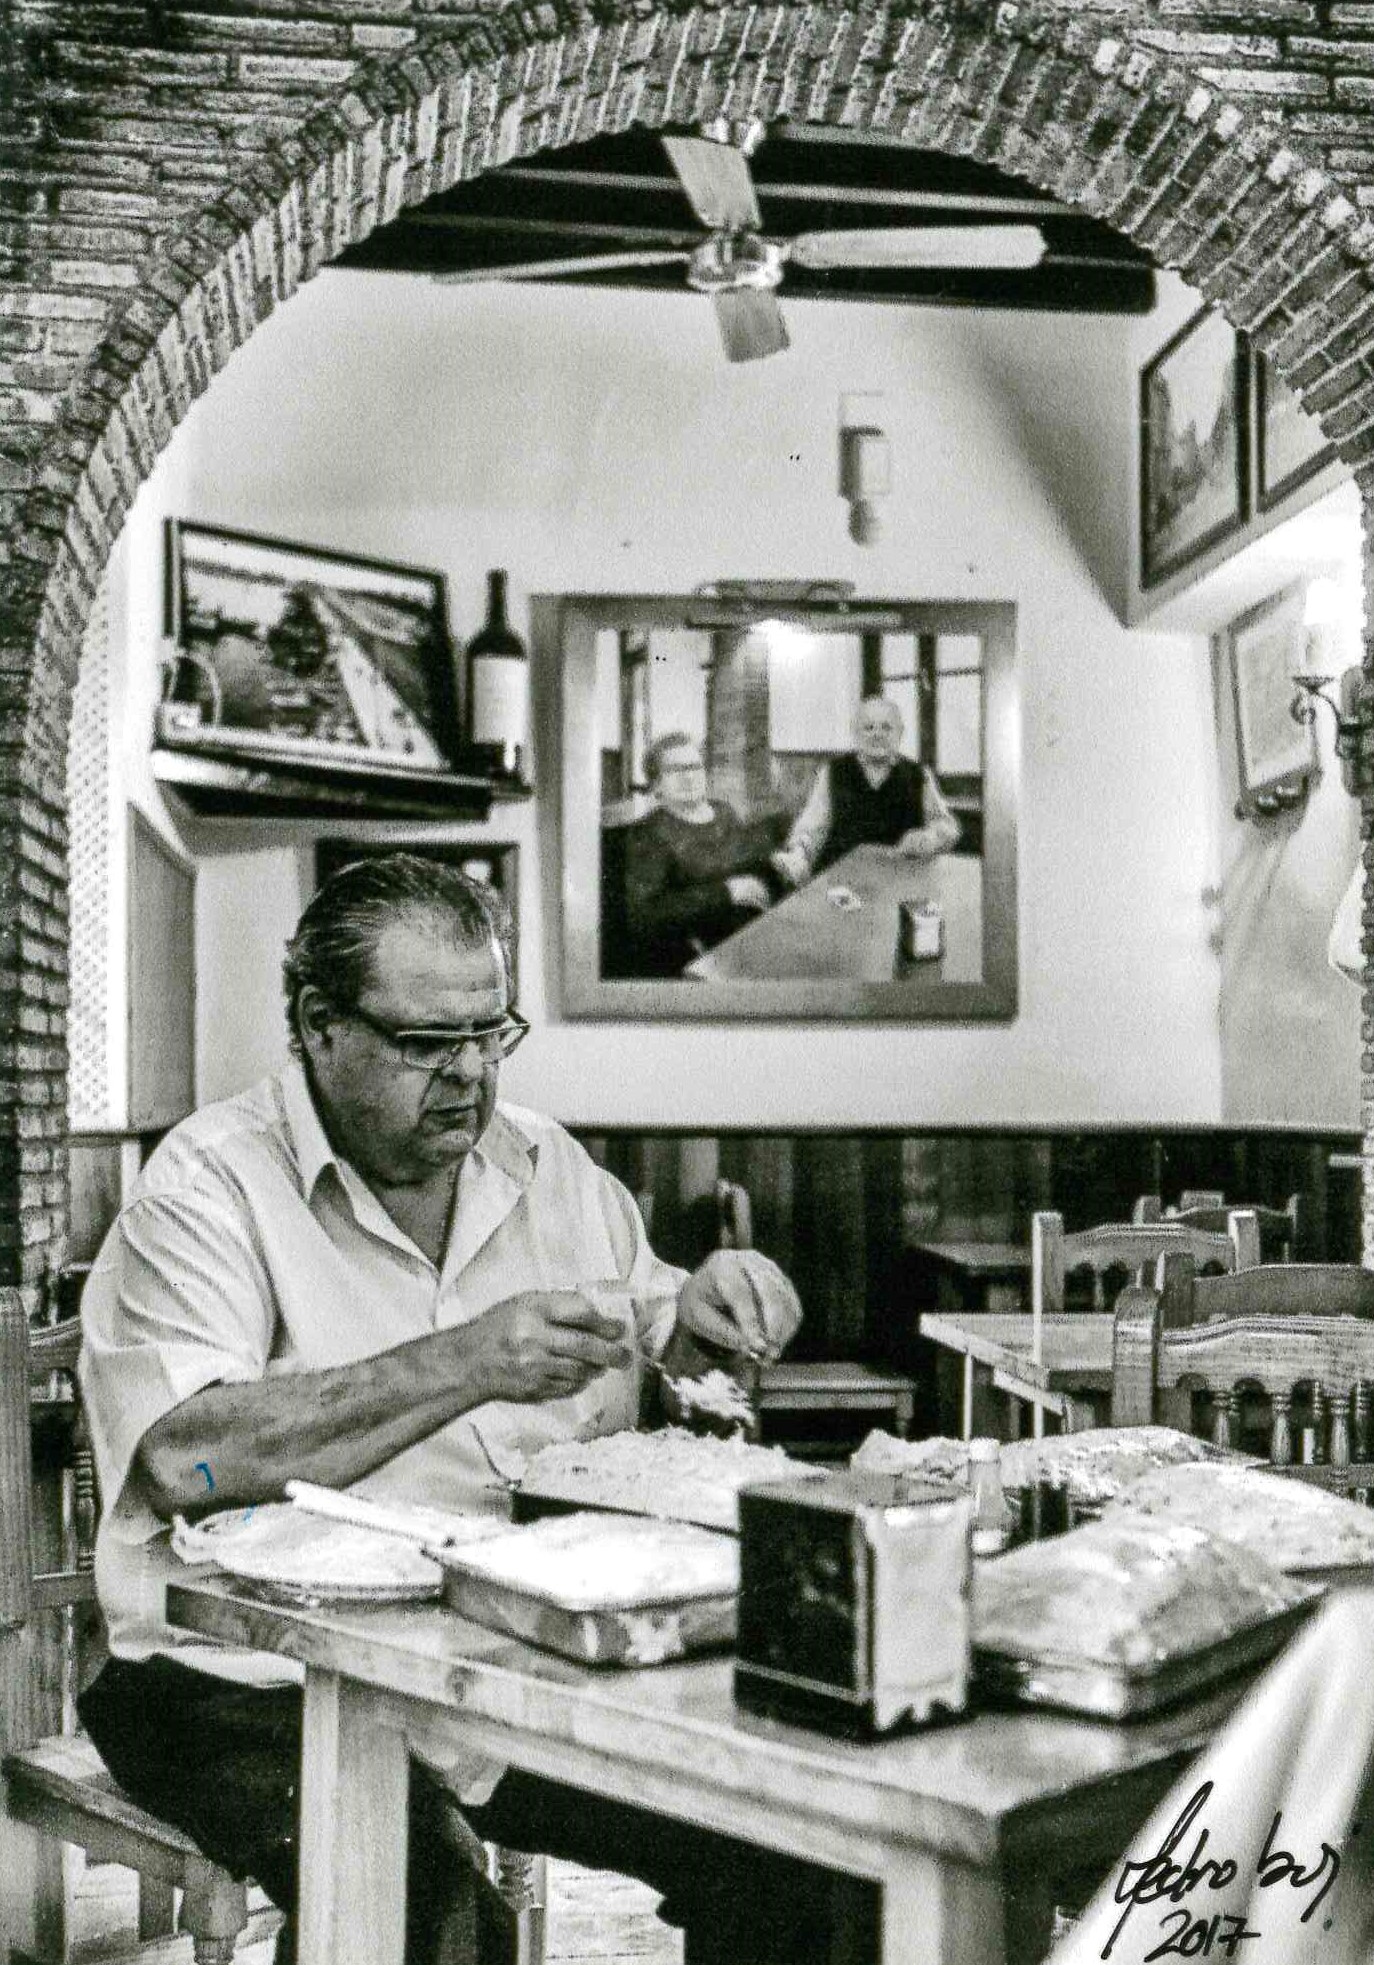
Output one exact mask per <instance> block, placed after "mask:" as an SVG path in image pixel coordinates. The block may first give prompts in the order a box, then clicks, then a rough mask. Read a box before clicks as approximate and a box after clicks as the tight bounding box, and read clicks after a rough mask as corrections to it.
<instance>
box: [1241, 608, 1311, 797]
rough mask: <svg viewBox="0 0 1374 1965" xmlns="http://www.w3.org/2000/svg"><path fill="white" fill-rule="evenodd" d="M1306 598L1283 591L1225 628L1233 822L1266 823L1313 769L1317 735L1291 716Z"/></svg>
mask: <svg viewBox="0 0 1374 1965" xmlns="http://www.w3.org/2000/svg"><path fill="white" fill-rule="evenodd" d="M1305 600H1306V595H1305V591H1304V589H1303V588H1302V587H1300V586H1298V587H1288V588H1285V589H1284V591H1283V592H1282V593H1278V594H1272V595H1270V597H1269V598H1268V599H1267V600H1262V601H1260V602H1259V604H1258V605H1257V606H1255V607H1251V608H1248V609H1247V610H1246V612H1245V613H1244V614H1240V615H1238V616H1237V617H1236V619H1235V620H1234V621H1232V622H1231V624H1230V626H1229V627H1228V628H1227V630H1226V661H1227V666H1228V668H1229V669H1230V673H1231V694H1232V701H1233V703H1234V706H1235V718H1236V753H1237V763H1238V767H1239V781H1240V794H1239V797H1238V799H1237V802H1236V813H1237V816H1238V817H1240V818H1247V819H1250V818H1267V817H1271V816H1272V815H1273V814H1274V813H1275V812H1278V811H1281V810H1282V809H1283V808H1284V807H1285V806H1291V805H1295V804H1297V803H1298V802H1299V801H1300V800H1301V799H1302V798H1303V797H1304V795H1305V793H1306V791H1307V788H1308V786H1309V785H1310V784H1311V783H1312V781H1313V780H1314V779H1315V778H1316V777H1317V775H1318V772H1319V770H1320V764H1319V761H1318V756H1317V742H1316V732H1315V730H1314V729H1313V727H1312V725H1311V724H1306V723H1299V722H1297V721H1296V720H1295V718H1294V716H1293V714H1292V707H1293V698H1294V694H1295V690H1294V685H1293V677H1294V674H1295V673H1296V672H1298V671H1299V670H1301V669H1303V668H1304V667H1305V666H1306V653H1307V630H1306V627H1305V626H1304V621H1303V611H1304V605H1305Z"/></svg>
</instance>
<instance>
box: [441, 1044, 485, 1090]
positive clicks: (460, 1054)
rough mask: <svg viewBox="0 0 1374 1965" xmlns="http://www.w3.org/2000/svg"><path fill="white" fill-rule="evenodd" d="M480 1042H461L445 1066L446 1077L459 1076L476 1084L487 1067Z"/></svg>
mask: <svg viewBox="0 0 1374 1965" xmlns="http://www.w3.org/2000/svg"><path fill="white" fill-rule="evenodd" d="M485 1068H486V1067H485V1061H484V1059H483V1057H482V1047H481V1045H480V1044H475V1043H472V1042H468V1043H466V1044H461V1045H460V1046H459V1047H458V1049H457V1051H456V1052H455V1053H454V1055H453V1056H452V1057H451V1058H450V1059H449V1061H448V1063H447V1064H446V1065H445V1066H444V1076H445V1078H458V1079H461V1080H462V1081H463V1082H464V1083H465V1084H469V1085H475V1084H476V1082H477V1080H478V1079H479V1078H480V1077H481V1076H482V1073H483V1071H484V1069H485Z"/></svg>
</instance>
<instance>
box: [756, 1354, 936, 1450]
mask: <svg viewBox="0 0 1374 1965" xmlns="http://www.w3.org/2000/svg"><path fill="white" fill-rule="evenodd" d="M915 1399H916V1381H915V1379H914V1378H908V1377H906V1376H905V1375H904V1374H903V1373H901V1372H895V1371H879V1370H878V1369H877V1367H876V1366H874V1365H861V1364H848V1363H833V1364H832V1363H812V1362H809V1361H803V1362H798V1363H787V1364H778V1365H769V1366H768V1368H767V1369H766V1370H765V1372H764V1374H763V1377H762V1379H761V1381H760V1383H759V1395H758V1403H759V1408H760V1410H761V1411H763V1412H891V1413H892V1414H893V1417H894V1421H895V1423H896V1427H897V1431H898V1432H899V1433H905V1432H907V1431H909V1429H910V1426H911V1421H912V1415H913V1409H914V1405H915Z"/></svg>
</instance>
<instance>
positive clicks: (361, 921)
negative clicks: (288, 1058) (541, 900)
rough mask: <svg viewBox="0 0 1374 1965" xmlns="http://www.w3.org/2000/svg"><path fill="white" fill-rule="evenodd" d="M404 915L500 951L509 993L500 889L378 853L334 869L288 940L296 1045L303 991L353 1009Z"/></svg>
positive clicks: (466, 943)
mask: <svg viewBox="0 0 1374 1965" xmlns="http://www.w3.org/2000/svg"><path fill="white" fill-rule="evenodd" d="M407 918H410V919H413V920H415V921H416V922H418V923H420V924H422V925H425V926H430V927H433V928H434V929H436V930H437V931H438V932H439V933H440V934H443V935H447V936H448V937H450V939H451V940H452V941H453V943H454V945H455V946H457V947H471V948H495V949H496V950H497V951H499V954H500V960H501V965H502V970H503V973H504V978H505V983H506V989H507V994H508V995H509V990H510V978H511V917H510V910H509V909H508V908H507V906H506V904H505V902H504V901H503V900H502V898H501V896H500V895H499V894H498V893H497V892H496V890H495V888H493V887H489V886H487V884H486V883H485V882H484V881H481V880H473V879H471V878H470V877H469V876H468V875H467V874H465V873H460V872H459V870H458V868H457V867H452V866H448V865H446V864H445V862H444V861H442V860H435V859H428V858H425V857H423V856H422V855H420V854H419V853H381V854H376V855H373V856H372V857H370V858H368V859H365V860H354V861H351V862H350V864H349V865H348V866H344V867H340V868H339V870H338V872H337V873H332V874H331V875H330V876H329V878H328V880H326V881H325V882H324V883H323V884H322V886H321V887H320V888H319V889H318V891H317V892H316V893H315V894H314V896H313V897H312V898H311V900H310V901H309V903H308V904H307V906H306V909H305V912H304V914H302V916H301V918H300V920H299V921H298V922H297V923H296V932H295V934H294V935H292V937H291V939H290V941H289V942H288V943H287V944H286V956H285V959H284V961H283V963H282V984H283V987H284V988H285V991H286V1016H287V1022H288V1023H289V1025H290V1028H291V1043H292V1048H293V1049H295V1048H297V1047H298V1045H299V1042H300V1028H299V1022H298V1019H297V1014H296V1009H297V1005H298V1003H299V1002H300V995H301V991H302V990H303V989H307V988H313V989H317V990H319V992H320V994H321V995H322V996H325V997H327V998H328V999H329V1001H330V1002H331V1003H332V1004H333V1005H334V1007H335V1008H336V1009H339V1010H353V1009H356V1008H357V1005H358V1000H359V998H360V997H361V996H362V993H363V991H364V990H365V989H366V988H367V986H368V984H369V983H370V982H371V981H372V980H373V975H374V969H373V964H374V961H375V958H376V954H377V947H378V944H379V942H380V941H381V938H382V936H383V934H384V933H385V932H386V930H387V929H388V928H390V927H392V926H393V925H394V924H395V923H396V922H398V921H403V920H405V919H407Z"/></svg>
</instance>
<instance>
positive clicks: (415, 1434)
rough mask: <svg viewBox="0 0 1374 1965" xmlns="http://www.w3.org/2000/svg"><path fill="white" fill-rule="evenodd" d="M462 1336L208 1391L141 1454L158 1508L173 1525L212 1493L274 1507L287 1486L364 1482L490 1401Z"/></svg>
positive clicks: (437, 1337)
mask: <svg viewBox="0 0 1374 1965" xmlns="http://www.w3.org/2000/svg"><path fill="white" fill-rule="evenodd" d="M462 1340H463V1333H462V1332H459V1331H453V1330H447V1331H443V1332H436V1333H435V1334H434V1335H433V1336H429V1337H420V1338H416V1339H415V1340H414V1342H413V1343H410V1344H403V1345H399V1346H397V1347H396V1348H395V1349H394V1350H391V1351H381V1352H378V1353H377V1354H376V1356H374V1357H371V1358H362V1359H360V1360H359V1361H358V1362H357V1363H356V1364H348V1365H338V1366H335V1367H333V1368H332V1369H331V1370H328V1371H317V1372H301V1373H292V1374H290V1375H284V1376H282V1377H279V1378H266V1379H261V1380H259V1381H257V1382H256V1383H254V1384H249V1385H210V1386H207V1387H206V1389H205V1390H204V1391H203V1392H197V1393H195V1394H194V1395H193V1396H192V1397H191V1398H189V1399H187V1400H186V1401H185V1402H184V1403H183V1404H181V1405H179V1406H177V1407H176V1408H175V1409H174V1410H173V1411H171V1412H169V1413H167V1414H166V1415H165V1417H164V1418H162V1419H160V1420H159V1421H158V1422H157V1424H156V1425H154V1426H153V1427H151V1428H150V1429H149V1431H148V1433H147V1434H146V1435H145V1436H144V1439H143V1441H142V1444H141V1445H140V1447H139V1460H140V1462H141V1464H142V1468H143V1472H144V1475H145V1477H146V1478H147V1480H148V1482H149V1485H150V1487H151V1489H152V1499H153V1503H154V1506H155V1507H156V1508H157V1510H158V1512H159V1513H160V1514H163V1515H165V1516H166V1517H167V1518H168V1519H170V1518H171V1516H172V1515H173V1514H176V1513H180V1512H184V1511H185V1510H186V1509H188V1508H195V1507H203V1506H204V1504H205V1502H206V1501H207V1500H210V1499H211V1497H212V1496H213V1500H214V1503H215V1505H216V1506H221V1507H222V1506H235V1505H238V1504H243V1505H249V1504H252V1503H254V1502H260V1501H275V1500H278V1499H279V1498H280V1496H281V1494H282V1492H283V1489H284V1488H285V1485H286V1482H287V1481H289V1480H308V1481H316V1482H318V1483H320V1484H321V1485H322V1486H325V1487H346V1486H348V1485H349V1484H350V1483H351V1482H353V1481H356V1480H361V1479H362V1477H363V1476H364V1475H365V1474H370V1473H371V1472H372V1471H373V1469H374V1468H376V1467H379V1466H381V1465H382V1463H383V1462H384V1461H387V1460H390V1459H392V1458H393V1457H394V1455H396V1454H398V1453H401V1452H403V1451H404V1450H405V1449H406V1448H407V1447H409V1446H414V1445H415V1444H416V1443H417V1441H420V1440H423V1439H427V1438H428V1437H429V1436H430V1434H431V1433H434V1432H437V1431H438V1429H439V1428H440V1427H441V1426H444V1425H447V1424H448V1423H449V1421H450V1420H453V1419H457V1418H458V1417H459V1416H460V1415H461V1414H462V1413H464V1412H468V1411H470V1410H471V1409H472V1408H473V1407H474V1406H478V1405H481V1404H483V1403H484V1402H485V1401H486V1400H487V1399H488V1398H490V1397H491V1392H490V1390H489V1389H488V1388H487V1386H486V1383H485V1373H484V1371H483V1368H482V1365H481V1361H480V1359H479V1357H478V1355H477V1346H476V1345H475V1344H473V1345H471V1346H465V1345H464V1343H463V1341H462ZM206 1469H208V1471H209V1480H207V1478H206V1472H205V1470H206ZM211 1482H213V1488H212V1487H211V1485H210V1483H211Z"/></svg>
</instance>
